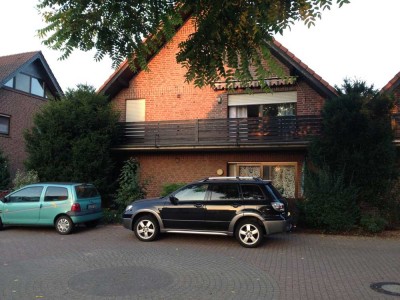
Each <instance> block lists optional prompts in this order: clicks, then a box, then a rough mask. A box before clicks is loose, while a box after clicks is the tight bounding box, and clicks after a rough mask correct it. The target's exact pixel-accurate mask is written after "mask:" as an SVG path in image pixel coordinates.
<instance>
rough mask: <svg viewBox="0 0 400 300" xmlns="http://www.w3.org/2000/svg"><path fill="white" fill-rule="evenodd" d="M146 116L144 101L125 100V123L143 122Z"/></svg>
mask: <svg viewBox="0 0 400 300" xmlns="http://www.w3.org/2000/svg"><path fill="white" fill-rule="evenodd" d="M145 116H146V100H144V99H138V100H126V116H125V118H126V122H144V121H145Z"/></svg>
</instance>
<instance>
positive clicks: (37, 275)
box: [0, 225, 400, 300]
mask: <svg viewBox="0 0 400 300" xmlns="http://www.w3.org/2000/svg"><path fill="white" fill-rule="evenodd" d="M0 251H1V255H0V299H1V300H9V299H15V300H20V299H246V300H247V299H400V297H397V296H392V295H386V294H382V293H378V292H376V291H374V290H372V289H371V288H370V285H371V284H372V283H375V282H398V283H400V238H396V237H392V238H380V237H355V236H331V235H322V234H309V233H299V232H294V233H289V234H278V235H274V236H270V237H269V238H268V239H267V240H266V242H265V243H264V244H263V245H262V246H261V247H260V248H257V249H246V248H243V247H241V246H240V245H239V244H238V243H237V242H236V241H235V240H234V238H231V237H216V236H195V235H174V234H169V235H163V236H162V238H161V239H160V240H159V241H156V242H151V243H144V242H139V241H138V240H137V239H136V238H135V237H134V235H133V233H132V232H129V231H128V230H126V229H124V228H122V227H121V226H114V225H109V226H99V227H98V228H95V229H86V228H78V230H77V231H76V232H75V233H73V234H71V235H68V236H61V235H59V234H57V233H56V232H55V231H54V229H52V228H18V227H12V228H6V229H5V230H3V231H1V232H0Z"/></svg>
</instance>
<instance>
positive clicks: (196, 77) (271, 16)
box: [38, 0, 349, 87]
mask: <svg viewBox="0 0 400 300" xmlns="http://www.w3.org/2000/svg"><path fill="white" fill-rule="evenodd" d="M334 1H335V2H336V3H337V4H338V5H339V6H342V5H343V4H345V3H349V0H288V1H281V0H255V1H242V0H240V1H239V0H232V1H214V0H196V1H193V0H182V1H169V0H148V1H137V0H129V1H96V0H86V1H83V0H79V1H71V0H39V4H38V9H39V11H40V13H41V15H42V16H43V19H44V20H45V22H46V23H47V24H48V25H47V26H46V27H45V28H42V29H40V30H39V31H38V33H39V37H41V38H42V39H44V44H45V45H47V46H48V47H50V48H52V49H55V50H61V51H62V53H63V54H62V56H61V59H65V58H67V57H68V56H69V55H70V54H71V53H72V51H73V50H74V49H80V50H83V51H88V50H91V49H96V54H95V59H96V60H101V59H102V58H103V57H104V56H106V55H109V56H110V58H111V59H112V60H113V66H114V67H116V66H118V65H119V64H120V63H121V61H122V60H124V59H125V58H129V63H130V66H131V68H132V69H133V70H136V69H137V68H141V69H143V70H146V69H147V59H148V58H149V57H151V55H152V54H154V53H155V52H156V51H157V50H158V49H159V47H160V45H162V44H163V43H164V42H165V41H168V40H170V39H171V38H172V36H173V35H174V33H175V29H176V28H178V27H179V26H180V25H182V24H183V22H184V20H185V19H187V18H188V17H189V16H191V17H192V18H193V19H194V22H195V26H196V32H195V33H193V34H192V35H190V36H189V37H188V39H187V40H186V41H184V42H182V43H181V44H180V51H179V53H178V54H177V61H178V62H179V63H181V64H182V65H183V66H185V67H186V68H187V74H186V80H187V81H188V82H194V84H195V85H196V86H199V87H201V86H204V85H210V84H213V83H214V82H215V81H216V80H217V79H219V78H223V79H226V81H227V82H231V81H232V80H234V79H236V80H240V81H242V82H243V84H244V85H245V84H246V82H248V81H251V80H253V77H252V75H251V72H250V66H251V65H253V66H254V68H255V69H254V70H255V73H256V77H257V79H259V80H260V82H262V83H263V82H264V79H265V78H266V77H268V75H269V74H278V75H279V74H282V72H281V70H280V68H279V67H277V66H274V64H273V60H272V59H271V56H270V51H269V47H268V45H269V42H270V41H271V39H272V36H273V35H274V34H276V33H281V32H282V31H283V30H284V29H285V28H288V27H290V25H292V24H294V22H295V21H299V20H302V21H304V22H305V24H307V25H308V26H311V25H314V23H315V21H316V19H317V18H321V13H322V11H323V10H325V9H330V7H331V6H332V2H334ZM144 37H145V38H146V40H145V42H144V43H143V38H144ZM133 54H134V56H133ZM263 60H265V61H267V62H268V65H269V66H268V70H267V68H266V67H265V65H263V63H262V61H263Z"/></svg>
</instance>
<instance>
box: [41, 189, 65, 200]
mask: <svg viewBox="0 0 400 300" xmlns="http://www.w3.org/2000/svg"><path fill="white" fill-rule="evenodd" d="M67 199H68V190H67V189H66V188H63V187H58V186H49V187H48V188H47V190H46V194H45V196H44V201H63V200H67Z"/></svg>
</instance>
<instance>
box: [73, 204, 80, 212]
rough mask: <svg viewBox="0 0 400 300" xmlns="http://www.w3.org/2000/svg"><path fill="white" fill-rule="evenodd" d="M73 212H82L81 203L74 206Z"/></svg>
mask: <svg viewBox="0 0 400 300" xmlns="http://www.w3.org/2000/svg"><path fill="white" fill-rule="evenodd" d="M71 211H81V205H80V204H79V203H74V204H72V206H71Z"/></svg>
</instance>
